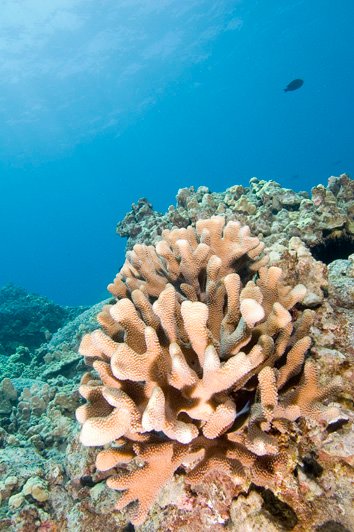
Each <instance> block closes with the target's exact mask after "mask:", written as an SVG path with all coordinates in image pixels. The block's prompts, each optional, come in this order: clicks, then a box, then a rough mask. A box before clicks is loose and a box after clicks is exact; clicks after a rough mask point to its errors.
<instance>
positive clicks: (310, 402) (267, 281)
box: [77, 216, 339, 525]
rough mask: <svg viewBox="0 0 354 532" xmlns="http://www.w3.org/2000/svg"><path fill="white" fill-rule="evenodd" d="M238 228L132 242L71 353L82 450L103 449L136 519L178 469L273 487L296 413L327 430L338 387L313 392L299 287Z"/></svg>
mask: <svg viewBox="0 0 354 532" xmlns="http://www.w3.org/2000/svg"><path fill="white" fill-rule="evenodd" d="M267 263H268V257H267V255H266V254H265V252H264V245H263V244H262V243H261V242H260V241H259V239H258V238H257V237H254V236H251V235H250V230H249V228H248V227H247V226H242V225H241V224H240V223H239V222H236V221H230V222H228V223H227V224H226V225H225V219H224V217H222V216H213V217H211V218H210V219H206V220H199V221H197V223H196V227H195V228H193V227H191V226H189V227H187V228H182V229H181V228H180V229H177V228H176V229H172V230H164V231H163V232H162V239H161V240H160V241H159V242H158V243H157V244H156V246H152V245H149V246H147V245H144V244H136V245H135V246H134V248H133V250H132V251H128V253H127V256H126V261H125V264H124V265H123V267H122V269H121V271H120V272H119V274H118V275H117V276H116V278H115V280H114V282H113V283H112V284H110V285H109V287H108V288H109V291H110V292H111V293H112V295H113V296H115V298H116V299H117V301H116V303H115V304H110V305H106V306H105V307H104V308H103V310H102V311H101V312H100V313H99V314H98V322H99V324H100V326H101V328H100V329H97V330H95V331H94V332H92V333H90V334H86V335H85V336H84V337H83V339H82V342H81V345H80V349H79V352H80V353H81V354H82V355H83V356H84V357H85V360H86V362H87V363H88V364H89V365H91V366H92V367H93V369H94V371H91V372H88V373H86V374H85V375H84V376H83V378H82V381H81V386H80V393H81V395H82V396H83V397H84V398H85V399H86V400H87V402H86V403H85V404H84V405H82V406H80V407H79V408H78V410H77V419H78V420H79V422H80V423H81V424H82V429H81V435H80V439H81V442H82V444H83V445H85V446H104V449H103V450H101V452H99V454H98V456H97V460H96V467H97V469H98V470H100V471H106V472H107V471H108V472H109V474H108V480H107V483H108V486H109V487H111V488H113V489H115V490H118V491H124V493H123V494H122V495H121V497H120V499H119V500H118V503H117V506H116V508H117V509H123V508H124V507H125V506H127V505H128V504H130V503H133V504H132V505H131V521H132V523H133V524H136V525H138V524H141V523H143V522H144V520H145V519H146V517H147V514H148V512H149V509H150V508H151V507H152V505H153V503H154V501H155V500H156V498H157V496H158V494H159V492H160V490H161V488H162V487H163V486H164V485H165V484H166V483H167V482H168V481H169V480H171V479H172V478H173V475H174V473H175V472H176V470H177V469H179V471H184V475H185V480H186V482H187V483H190V484H192V485H195V484H198V483H200V482H201V481H203V480H204V478H205V477H206V476H207V475H209V474H210V473H211V472H213V471H214V472H215V471H217V472H219V473H220V472H221V473H222V474H224V475H226V476H228V477H229V478H230V480H231V481H232V482H233V483H234V485H235V486H242V485H245V484H246V483H248V485H249V483H250V482H253V483H254V484H255V485H257V486H265V487H268V486H271V485H272V483H274V479H275V478H277V477H279V476H280V475H286V474H287V471H290V468H291V467H293V466H294V464H292V453H291V449H292V444H293V443H292V438H293V433H294V431H295V432H296V426H297V424H298V423H299V420H300V418H309V419H313V420H315V421H316V422H319V423H323V424H325V425H327V424H328V423H331V422H333V421H335V420H337V419H338V417H339V411H338V410H337V408H335V407H329V406H326V405H325V401H326V399H328V398H329V397H330V396H331V394H332V393H333V392H334V391H335V389H336V387H338V385H339V382H338V381H336V380H334V381H332V383H331V384H330V385H328V386H324V385H323V384H322V383H321V384H320V382H319V379H318V375H317V368H316V365H315V362H314V361H312V360H311V359H310V358H308V359H307V360H306V361H305V359H306V355H307V352H308V350H309V348H310V345H311V338H310V336H309V331H310V327H311V325H312V322H313V318H314V311H312V310H309V309H303V308H302V309H301V308H299V305H298V303H300V302H301V301H302V300H303V299H304V297H305V294H306V287H305V286H304V285H302V284H298V285H296V286H294V287H291V286H287V285H286V283H285V282H284V280H283V272H282V270H281V269H280V268H279V267H275V266H270V267H268V266H267Z"/></svg>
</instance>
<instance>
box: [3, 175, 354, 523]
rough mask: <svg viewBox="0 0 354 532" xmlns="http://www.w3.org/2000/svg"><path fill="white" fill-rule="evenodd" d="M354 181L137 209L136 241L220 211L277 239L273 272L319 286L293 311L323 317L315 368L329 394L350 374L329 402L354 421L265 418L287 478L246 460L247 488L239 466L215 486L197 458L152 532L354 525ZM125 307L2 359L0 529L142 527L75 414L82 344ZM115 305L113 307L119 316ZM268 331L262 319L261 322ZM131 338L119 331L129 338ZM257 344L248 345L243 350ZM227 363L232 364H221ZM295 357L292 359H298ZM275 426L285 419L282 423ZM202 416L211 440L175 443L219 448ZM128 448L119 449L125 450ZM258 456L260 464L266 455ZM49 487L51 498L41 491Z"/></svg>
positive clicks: (153, 512)
mask: <svg viewBox="0 0 354 532" xmlns="http://www.w3.org/2000/svg"><path fill="white" fill-rule="evenodd" d="M352 187H353V182H352V181H351V180H350V179H349V178H348V177H347V176H340V177H336V178H333V177H332V178H330V180H329V184H328V186H327V187H323V186H322V185H320V186H318V187H315V189H313V191H312V195H311V196H309V195H308V194H307V193H297V192H294V191H291V190H289V189H283V188H281V187H280V186H279V185H277V184H275V183H274V182H265V181H258V180H255V179H253V180H252V181H251V184H250V187H249V188H246V187H239V186H235V187H231V188H230V189H228V191H225V192H222V193H220V194H216V193H211V192H209V191H208V190H207V189H206V188H205V187H201V188H200V189H198V191H196V192H194V191H193V190H192V189H183V190H182V191H180V192H179V194H178V198H179V199H178V201H177V206H176V207H173V208H170V209H169V211H168V212H167V213H166V214H164V215H162V214H161V215H160V214H158V213H156V212H155V211H153V209H152V207H151V206H149V208H146V210H145V211H144V205H146V202H142V203H141V204H140V206H139V208H138V209H137V210H136V212H132V213H130V215H128V216H131V217H132V221H133V222H134V223H135V225H136V226H135V235H133V225H132V223H129V224H128V225H127V226H126V230H127V236H130V238H129V241H130V245H129V247H130V249H131V248H132V246H133V245H134V243H136V242H139V240H138V239H139V238H141V240H140V241H141V242H144V241H146V242H147V243H151V244H156V243H157V241H158V240H161V235H162V232H163V230H164V229H172V227H173V226H174V225H175V226H179V227H184V228H186V227H187V226H188V225H190V224H192V225H193V226H194V227H195V224H196V221H197V220H199V219H207V218H210V216H211V215H214V214H221V215H222V216H226V220H227V221H229V220H236V219H239V220H240V221H241V222H242V224H247V225H249V226H250V227H251V229H252V233H253V234H255V235H257V236H258V237H259V238H260V240H262V241H264V242H265V244H266V253H267V255H268V256H269V263H268V265H267V266H266V267H267V268H270V267H273V266H275V267H277V268H280V269H281V270H282V272H283V279H282V285H289V286H293V287H294V286H296V285H298V284H302V285H304V286H306V289H307V292H306V294H305V297H304V298H303V300H302V302H299V303H297V304H296V305H295V307H293V308H292V309H289V312H290V314H291V320H292V323H293V324H295V323H296V322H297V321H298V320H300V323H301V316H302V315H303V313H311V314H312V315H313V323H312V325H311V326H310V329H309V333H308V334H306V335H305V336H311V338H312V345H311V346H310V347H309V350H308V352H307V354H306V355H305V358H306V360H309V361H311V363H312V361H315V364H316V366H317V367H318V368H319V372H318V373H319V379H320V386H321V390H322V389H323V387H324V386H325V385H326V383H329V382H333V381H334V382H336V378H337V376H340V378H341V381H342V385H341V388H340V390H339V392H338V393H337V394H336V395H335V396H334V399H335V401H336V402H334V403H332V404H331V405H329V407H330V408H333V407H334V408H340V411H341V416H343V418H341V419H338V421H337V422H334V423H331V424H330V425H329V426H327V425H326V423H324V422H322V421H317V420H314V419H310V418H309V417H302V416H301V417H300V418H298V419H297V420H296V421H295V422H289V424H290V426H291V427H292V430H291V431H290V432H285V433H284V434H281V433H280V432H279V431H278V429H276V428H275V427H272V428H271V429H270V430H268V429H267V427H265V426H264V422H262V426H261V427H260V430H261V431H262V432H264V433H265V434H266V435H270V436H272V437H273V438H274V437H275V439H276V440H277V444H278V446H279V453H278V454H280V455H282V454H284V453H285V455H286V456H287V462H286V464H285V474H284V473H281V472H280V471H279V473H278V474H276V475H275V476H272V477H269V476H268V480H267V483H268V482H269V484H268V485H267V486H259V485H258V486H257V485H256V484H255V482H254V480H255V479H254V478H253V477H252V474H253V473H252V467H249V466H246V465H245V464H243V468H244V474H245V477H246V478H244V479H242V484H238V483H237V482H235V480H236V478H235V476H232V478H231V477H230V476H229V474H228V470H226V472H225V471H223V470H216V469H213V470H209V473H208V476H207V482H205V481H202V482H194V483H192V482H189V481H188V475H189V474H190V476H192V474H193V467H194V464H193V463H190V464H186V465H185V466H183V467H179V468H178V469H177V470H176V471H175V473H174V474H173V475H171V477H170V479H169V480H168V481H167V482H166V483H165V485H164V487H163V488H162V489H161V490H160V492H159V494H158V496H157V498H156V501H155V503H154V504H153V505H152V507H151V509H150V511H149V514H148V516H147V519H146V521H145V523H144V524H143V525H140V526H139V527H137V529H138V530H141V531H145V532H147V531H150V530H159V531H168V530H181V531H182V530H195V531H205V530H213V531H221V530H225V529H226V530H232V531H239V532H243V531H244V530H250V531H257V530H262V531H263V530H274V531H284V530H292V531H294V532H300V531H309V530H314V531H317V530H318V531H319V530H341V531H344V532H345V531H348V530H352V529H353V526H354V525H353V523H354V512H353V505H352V499H353V496H354V492H353V485H354V483H353V466H354V433H353V413H352V410H351V409H352V405H353V387H352V383H353V344H354V337H353V334H354V317H353V308H354V300H353V270H354V267H353V265H354V255H351V253H352V240H351V239H352V234H353V229H352V228H353V219H352V218H353V188H352ZM262 191H263V192H262ZM316 191H319V192H316ZM257 194H258V195H257ZM326 198H327V199H326ZM305 207H306V208H305ZM300 209H301V215H299V212H300ZM138 212H140V215H139V214H138ZM139 216H140V218H139ZM137 218H139V219H138V221H136V220H137ZM305 220H306V223H305ZM300 222H301V223H304V226H302V225H301V223H300ZM332 222H333V223H332ZM273 224H274V225H273ZM338 224H341V225H338ZM302 227H303V229H302ZM251 262H252V261H251ZM244 273H245V272H241V271H239V274H240V277H241V278H242V282H243V284H245V283H246V284H247V282H248V280H251V277H253V274H252V275H251V274H250V276H251V277H250V279H247V276H246V277H245V278H244V277H243V274H244ZM241 274H242V275H241ZM199 282H202V280H201V279H199ZM203 282H204V281H203ZM170 284H173V283H170ZM165 288H166V287H165ZM188 297H190V295H188ZM154 299H155V298H154ZM156 300H157V298H156ZM198 303H200V302H198ZM201 303H203V304H206V302H201ZM115 304H116V302H115V300H113V299H112V298H111V299H110V300H107V301H105V302H102V303H100V304H98V305H95V306H94V307H92V308H91V309H89V310H87V311H85V312H83V313H81V314H80V315H79V316H77V317H76V318H74V319H73V320H72V321H70V322H68V321H67V320H66V325H65V326H64V327H62V328H61V329H60V330H58V331H57V332H54V333H53V334H52V335H51V338H46V339H45V340H44V343H42V344H41V345H40V346H39V347H37V348H34V347H32V346H31V347H30V348H29V347H28V346H27V347H26V346H24V345H23V344H24V343H22V341H20V342H19V343H20V344H21V345H19V346H18V347H17V348H16V352H15V350H14V349H13V348H11V349H10V351H9V352H8V353H7V356H3V357H0V383H1V384H0V408H3V410H2V411H1V412H0V530H9V531H11V532H12V531H14V532H17V531H18V532H24V531H26V532H27V531H32V530H33V531H39V532H44V531H53V532H54V531H58V530H62V531H69V532H71V531H75V532H91V531H96V530H100V532H106V531H107V532H108V531H109V532H112V531H113V530H114V531H122V532H123V531H124V530H128V529H129V530H132V529H133V527H132V525H128V522H129V508H127V509H123V510H122V511H113V509H114V507H115V505H116V504H117V501H118V503H119V500H120V497H121V494H120V493H119V491H120V490H118V491H116V490H112V489H111V488H109V487H107V485H106V481H107V478H109V477H111V476H112V475H113V476H114V474H115V470H114V469H110V470H107V471H99V470H98V469H97V468H96V467H95V461H96V459H97V455H98V454H99V452H100V451H102V448H95V447H85V446H83V445H82V444H81V442H80V441H79V427H78V424H77V421H76V419H75V410H76V408H77V407H78V406H79V405H80V402H81V401H80V396H79V394H78V391H77V388H78V385H79V381H80V379H81V377H82V375H83V374H84V373H85V372H86V371H87V367H86V366H85V363H84V360H83V357H82V355H79V354H78V353H77V349H78V346H79V343H80V339H81V337H82V335H83V334H85V333H91V332H92V331H94V330H95V329H96V328H97V322H96V315H97V314H98V313H100V312H101V311H102V309H103V308H104V307H105V306H106V305H113V306H115ZM44 308H46V306H45V305H44ZM313 311H314V312H313ZM103 313H104V314H105V315H106V311H103ZM36 316H38V315H37V314H35V315H34V320H37V318H36ZM68 319H70V318H68ZM37 321H38V320H37ZM182 323H183V322H182ZM13 326H14V323H13ZM179 326H180V323H179ZM257 326H258V324H257V323H255V324H254V327H253V329H255V328H257ZM30 327H34V325H33V324H32V325H30ZM253 329H252V330H253ZM19 332H20V331H19ZM119 334H120V335H121V336H122V333H119ZM213 334H214V332H213ZM121 336H119V338H118V339H117V338H116V339H115V340H119V342H121V341H122V337H121ZM42 339H43V337H42ZM0 341H2V338H0ZM166 341H167V338H166ZM165 347H166V346H165V345H164V348H165ZM289 347H290V346H289ZM215 348H216V349H217V346H216V347H215ZM246 348H247V345H245V347H242V348H241V351H242V350H245V349H246ZM290 349H291V347H290ZM11 352H12V354H11V356H8V355H9V354H10V353H11ZM93 360H94V359H92V358H91V362H93ZM225 362H227V361H225V360H222V361H221V365H223V364H224V363H225ZM281 362H282V363H283V362H285V360H284V357H283V360H281ZM106 363H108V361H107V362H106ZM277 364H279V361H278V362H277V363H276V365H275V367H276V369H278V370H279V371H280V370H281V365H279V366H277ZM95 371H96V370H93V374H94V375H95V380H96V379H97V380H98V374H96V373H95ZM259 373H260V372H259ZM200 377H201V375H198V378H199V379H200ZM119 378H120V377H119ZM116 380H117V379H116V378H115V381H116ZM257 381H258V377H257V375H256V374H255V375H254V376H253V377H252V379H251V380H250V381H249V382H248V383H247V384H245V385H244V388H247V387H249V389H248V388H247V389H246V390H245V394H246V396H245V397H244V398H239V399H238V402H237V407H238V411H237V413H236V416H237V417H236V420H235V424H237V428H238V430H239V433H238V434H240V435H241V436H242V437H243V436H245V435H248V430H249V426H250V425H249V423H250V418H251V411H250V410H249V408H250V407H252V405H251V404H250V405H249V406H247V408H245V411H244V412H243V413H242V415H238V414H239V413H240V410H239V409H240V408H241V409H242V405H243V404H244V405H245V406H246V404H247V397H249V398H254V404H256V403H258V404H259V403H261V395H260V394H258V396H257V397H255V394H256V387H257V386H258V384H257ZM124 382H125V381H123V384H124ZM299 385H300V386H301V373H299V375H298V376H297V377H296V376H295V377H293V378H292V379H291V380H290V381H289V382H288V384H287V385H285V387H284V388H282V389H281V390H280V391H279V393H278V402H280V403H281V404H282V401H283V400H284V399H285V396H286V394H287V393H288V392H289V391H291V389H292V388H294V387H296V386H299ZM177 391H178V390H177ZM223 393H224V392H220V395H221V396H222V394H223ZM110 408H111V409H112V411H113V407H112V406H110ZM181 416H183V418H182V419H181V421H183V422H186V423H187V421H188V422H189V420H186V419H185V416H186V414H185V413H183V414H180V417H181ZM346 418H348V420H347V421H346ZM267 423H268V421H267ZM270 423H271V424H274V418H273V419H272V420H271V421H270ZM192 424H195V425H197V428H198V430H199V432H200V434H199V435H198V436H197V438H195V439H194V440H192V441H191V442H190V443H188V444H185V443H181V442H175V444H174V445H176V446H182V447H186V446H193V445H196V444H197V440H198V439H200V438H201V439H203V445H204V443H205V442H206V441H207V442H209V444H210V445H211V449H213V442H215V441H217V439H208V438H207V437H206V436H204V434H203V433H202V428H203V427H202V424H203V421H200V420H199V421H198V420H193V421H192ZM256 426H257V422H256ZM228 431H229V432H231V429H228ZM228 431H226V433H224V434H223V435H221V436H220V438H221V439H222V440H227V445H228V444H231V443H233V444H234V445H237V446H239V447H242V446H243V445H244V444H243V443H242V442H241V443H239V442H229V441H228V439H227V433H228ZM144 436H145V437H146V436H147V437H148V438H150V437H151V433H150V432H147V433H146V434H145V433H144V434H140V437H144ZM157 436H158V439H166V441H164V442H163V443H169V442H172V441H174V440H170V439H169V438H168V437H166V436H165V435H164V433H163V432H162V431H159V432H158V433H157ZM122 439H123V440H125V437H124V438H122ZM148 443H149V442H148ZM119 445H120V443H115V444H114V445H113V447H115V448H116V449H115V450H117V449H118V448H119ZM129 445H131V447H132V454H134V455H135V451H134V448H135V449H136V450H137V451H138V452H140V450H141V451H142V452H143V448H144V447H143V446H144V442H143V441H140V442H139V441H138V442H133V441H131V442H130V443H129ZM111 447H112V445H111V444H109V443H108V444H107V445H106V446H105V449H104V450H107V451H109V449H110V448H111ZM166 452H167V450H166ZM200 452H202V451H200ZM253 454H254V453H253ZM103 456H104V455H103ZM255 456H256V460H260V459H262V458H264V456H263V457H262V456H259V455H257V454H255ZM265 456H267V455H265ZM275 456H278V455H275ZM126 458H127V459H128V458H129V457H128V456H126ZM142 458H143V457H142V456H141V457H136V458H134V459H133V462H131V463H126V464H122V465H120V466H119V467H118V468H117V472H119V474H120V475H122V476H124V475H127V474H128V473H129V472H131V473H133V468H132V466H133V465H134V464H135V463H137V465H138V466H140V468H142V469H144V467H143V466H144V461H143V460H142ZM175 459H177V457H176V456H175ZM197 459H199V460H203V459H202V458H201V457H200V456H199V455H197V456H196V460H197ZM230 460H231V461H235V459H234V458H230ZM161 474H163V472H161ZM38 494H39V498H42V499H43V500H39V498H37V499H36V495H38ZM123 496H124V495H123ZM13 497H14V498H13ZM122 503H124V499H123V501H122ZM122 503H121V504H122Z"/></svg>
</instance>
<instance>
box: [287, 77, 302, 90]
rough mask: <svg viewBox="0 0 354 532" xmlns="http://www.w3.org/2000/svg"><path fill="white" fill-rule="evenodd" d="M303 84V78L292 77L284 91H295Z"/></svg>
mask: <svg viewBox="0 0 354 532" xmlns="http://www.w3.org/2000/svg"><path fill="white" fill-rule="evenodd" d="M303 84H304V80H303V79H293V80H292V81H290V83H289V85H287V86H286V87H285V89H284V92H288V91H296V90H297V89H299V88H300V87H302V86H303Z"/></svg>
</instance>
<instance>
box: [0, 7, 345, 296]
mask: <svg viewBox="0 0 354 532" xmlns="http://www.w3.org/2000/svg"><path fill="white" fill-rule="evenodd" d="M0 7H1V17H0V48H1V58H2V62H1V64H0V79H1V83H0V116H1V122H0V176H1V181H0V182H1V193H0V224H1V236H0V240H1V241H0V243H1V260H0V286H2V285H3V284H5V283H8V282H13V283H15V284H17V285H20V286H23V287H24V288H26V289H27V290H29V291H35V292H38V293H41V294H43V295H46V296H48V297H50V298H52V299H53V300H54V301H55V302H57V303H60V304H68V305H86V304H93V303H95V302H96V301H98V300H100V299H103V298H104V297H106V291H105V286H106V285H107V283H108V282H109V281H110V280H111V279H112V278H113V277H114V275H115V273H116V272H117V271H118V270H119V268H120V266H121V264H122V262H123V258H124V246H125V242H124V240H122V239H120V238H119V237H118V236H117V235H116V234H115V225H116V223H117V221H119V220H120V219H121V218H123V216H124V214H125V213H126V212H127V211H128V210H129V209H130V205H131V203H132V202H134V201H136V200H137V199H138V198H140V197H143V196H145V197H147V198H148V199H149V200H150V201H151V202H152V203H153V205H154V207H155V208H156V209H158V210H165V209H166V208H167V207H168V205H169V204H171V203H174V197H175V194H176V192H177V190H178V189H179V188H181V187H184V186H190V185H194V186H196V187H197V186H199V185H206V186H208V187H210V188H211V189H212V190H215V191H220V190H223V189H225V188H226V187H228V186H232V185H234V184H244V185H246V184H247V183H248V181H249V179H250V178H251V177H253V176H257V177H259V178H262V179H275V180H276V181H278V182H280V183H281V185H282V186H284V187H291V188H294V189H295V190H303V189H305V190H309V189H310V188H311V187H312V186H314V185H316V184H318V183H320V182H322V183H324V184H325V183H326V180H327V177H328V176H330V175H331V174H333V175H339V174H340V173H342V172H348V173H351V172H353V168H354V151H353V145H354V142H353V141H354V139H353V122H354V105H353V100H354V98H353V96H354V69H353V66H354V35H353V23H354V3H353V1H352V0H340V1H339V2H333V1H331V0H282V1H279V0H244V1H239V0H234V1H232V0H218V1H213V2H211V1H210V0H193V1H191V0H119V1H118V0H106V1H98V2H96V1H95V2H94V1H88V0H70V1H69V0H51V2H43V1H42V0H19V1H18V2H12V1H11V2H10V1H6V0H0ZM295 78H301V79H303V80H304V84H303V86H302V87H301V88H299V89H298V90H295V91H292V92H284V91H283V89H284V88H285V87H286V86H287V84H288V83H289V82H291V81H292V80H293V79H295Z"/></svg>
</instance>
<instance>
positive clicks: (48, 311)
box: [0, 284, 84, 355]
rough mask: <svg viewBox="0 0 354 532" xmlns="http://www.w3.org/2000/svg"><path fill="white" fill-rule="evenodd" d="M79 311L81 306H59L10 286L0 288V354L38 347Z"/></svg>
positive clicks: (44, 298)
mask: <svg viewBox="0 0 354 532" xmlns="http://www.w3.org/2000/svg"><path fill="white" fill-rule="evenodd" d="M83 310H84V308H83V307H81V308H80V307H78V308H71V307H61V306H60V305H56V304H54V303H53V302H52V301H50V300H49V299H47V298H46V297H43V296H39V295H36V294H29V293H27V292H26V291H25V290H23V289H22V288H19V287H17V286H14V285H12V284H10V285H6V286H4V287H2V288H1V289H0V355H11V354H13V353H15V351H16V348H18V347H20V346H21V347H28V348H29V349H32V350H33V349H35V348H37V347H39V346H40V345H41V344H43V343H44V342H46V341H48V340H49V339H50V337H51V336H52V334H53V333H54V332H55V331H57V330H58V329H59V328H60V327H63V325H65V323H67V322H69V321H72V320H73V318H74V317H75V316H77V315H78V314H81V313H82V311H83Z"/></svg>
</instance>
